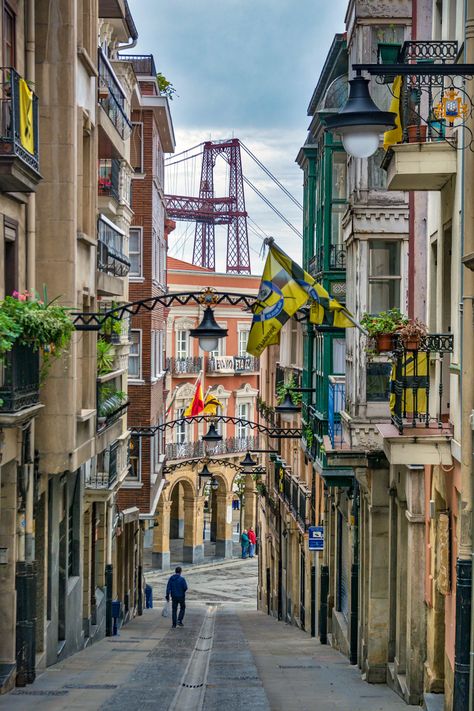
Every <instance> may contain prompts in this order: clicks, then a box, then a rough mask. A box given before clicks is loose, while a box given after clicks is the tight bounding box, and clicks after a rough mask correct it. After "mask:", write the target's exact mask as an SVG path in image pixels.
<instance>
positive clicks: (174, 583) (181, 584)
mask: <svg viewBox="0 0 474 711" xmlns="http://www.w3.org/2000/svg"><path fill="white" fill-rule="evenodd" d="M187 589H188V584H187V582H186V580H185V579H184V578H183V577H182V575H179V573H175V574H174V575H172V576H171V578H170V579H169V580H168V585H167V586H166V598H169V596H170V595H171V597H174V598H175V599H179V600H182V599H184V593H185V592H186V590H187Z"/></svg>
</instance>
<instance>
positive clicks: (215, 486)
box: [211, 479, 219, 491]
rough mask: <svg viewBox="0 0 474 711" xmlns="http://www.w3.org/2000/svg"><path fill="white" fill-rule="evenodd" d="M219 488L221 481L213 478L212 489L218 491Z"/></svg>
mask: <svg viewBox="0 0 474 711" xmlns="http://www.w3.org/2000/svg"><path fill="white" fill-rule="evenodd" d="M218 488H219V482H218V481H217V479H212V481H211V489H212V490H213V491H217V489H218Z"/></svg>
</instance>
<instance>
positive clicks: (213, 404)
mask: <svg viewBox="0 0 474 711" xmlns="http://www.w3.org/2000/svg"><path fill="white" fill-rule="evenodd" d="M218 407H224V405H223V404H222V403H221V402H220V401H219V400H218V399H217V398H216V397H215V396H214V395H211V393H209V395H208V396H207V397H206V399H205V401H204V410H203V411H202V414H203V415H212V416H213V417H215V416H216V415H217V408H218Z"/></svg>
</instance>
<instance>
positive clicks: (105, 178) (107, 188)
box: [98, 158, 120, 201]
mask: <svg viewBox="0 0 474 711" xmlns="http://www.w3.org/2000/svg"><path fill="white" fill-rule="evenodd" d="M119 180H120V161H119V160H118V158H111V159H110V158H102V159H101V160H99V184H98V192H99V195H107V196H110V197H113V198H115V200H117V201H119V200H120V193H119Z"/></svg>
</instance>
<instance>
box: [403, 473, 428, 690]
mask: <svg viewBox="0 0 474 711" xmlns="http://www.w3.org/2000/svg"><path fill="white" fill-rule="evenodd" d="M407 469H408V472H407V476H406V496H407V510H406V517H407V520H408V537H407V538H408V541H407V543H408V544H407V631H406V644H407V654H406V684H407V690H408V697H406V698H405V701H406V702H407V703H408V704H418V703H420V701H421V700H422V697H423V673H424V663H425V659H426V607H425V605H424V576H423V574H422V571H424V569H425V515H424V467H423V466H415V465H413V466H408V467H407Z"/></svg>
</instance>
